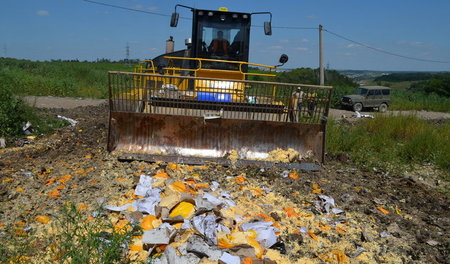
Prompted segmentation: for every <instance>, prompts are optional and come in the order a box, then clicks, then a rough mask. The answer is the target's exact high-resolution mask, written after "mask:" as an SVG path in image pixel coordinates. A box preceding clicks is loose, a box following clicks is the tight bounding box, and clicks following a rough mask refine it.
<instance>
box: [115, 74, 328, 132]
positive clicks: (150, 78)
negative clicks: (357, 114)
mask: <svg viewBox="0 0 450 264" xmlns="http://www.w3.org/2000/svg"><path fill="white" fill-rule="evenodd" d="M182 74H183V73H182ZM331 92H332V87H329V86H316V85H305V84H287V83H275V82H258V81H245V80H224V79H211V78H200V77H190V76H171V75H160V74H141V73H128V72H110V73H109V100H110V108H111V111H112V112H131V113H151V114H162V115H181V116H197V117H203V118H205V119H217V118H224V119H244V120H261V121H275V122H295V123H311V124H319V123H321V122H322V121H323V120H326V117H327V115H328V108H329V104H330V100H331Z"/></svg>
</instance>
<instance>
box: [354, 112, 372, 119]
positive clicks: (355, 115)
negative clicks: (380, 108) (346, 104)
mask: <svg viewBox="0 0 450 264" xmlns="http://www.w3.org/2000/svg"><path fill="white" fill-rule="evenodd" d="M353 117H356V118H374V116H373V115H362V114H361V113H360V112H358V111H355V114H354V115H353Z"/></svg>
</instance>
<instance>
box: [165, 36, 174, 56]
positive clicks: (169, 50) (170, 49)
mask: <svg viewBox="0 0 450 264" xmlns="http://www.w3.org/2000/svg"><path fill="white" fill-rule="evenodd" d="M174 47H175V41H173V37H172V36H170V38H169V39H168V40H166V53H172V52H174V50H175V49H174Z"/></svg>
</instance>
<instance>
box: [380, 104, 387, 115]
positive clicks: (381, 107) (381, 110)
mask: <svg viewBox="0 0 450 264" xmlns="http://www.w3.org/2000/svg"><path fill="white" fill-rule="evenodd" d="M387 108H388V106H387V104H385V103H382V104H380V106H378V112H380V113H385V112H386V111H387Z"/></svg>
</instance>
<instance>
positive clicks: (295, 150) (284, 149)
mask: <svg viewBox="0 0 450 264" xmlns="http://www.w3.org/2000/svg"><path fill="white" fill-rule="evenodd" d="M165 58H166V59H168V60H169V64H168V66H167V67H164V68H158V67H155V66H154V64H153V61H151V60H148V61H144V65H141V66H139V67H137V68H136V69H135V72H134V73H131V72H109V103H110V120H109V123H110V126H109V136H108V150H110V151H113V152H115V153H118V154H119V156H120V157H122V158H123V159H141V160H148V161H174V162H178V163H191V164H198V163H203V162H205V161H213V162H216V163H220V164H224V165H230V164H237V165H240V164H249V163H251V164H259V165H260V166H273V164H274V163H278V165H283V166H287V167H298V168H300V167H302V166H303V168H304V166H305V164H311V163H316V164H318V163H322V162H323V161H324V154H325V130H326V121H327V116H328V109H329V105H330V101H331V93H332V87H330V86H318V85H306V84H290V83H277V82H261V81H250V80H247V77H248V76H249V75H263V76H274V75H273V74H259V73H246V72H244V71H243V67H248V66H257V67H267V68H268V69H269V70H271V69H273V68H274V67H273V66H264V65H258V64H252V63H247V62H242V61H223V60H214V59H204V58H203V59H202V58H184V57H183V58H181V57H170V56H167V57H165ZM176 60H185V61H187V62H188V63H190V65H191V67H189V68H181V67H175V66H174V65H175V64H176V63H173V62H174V61H176ZM219 64H220V65H221V66H220V67H219V68H224V67H223V65H225V64H226V65H228V66H227V67H228V69H227V70H218V69H217V68H214V67H211V66H214V65H219ZM192 65H194V66H192ZM277 155H279V156H280V157H282V158H277ZM285 157H288V158H287V159H285Z"/></svg>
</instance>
